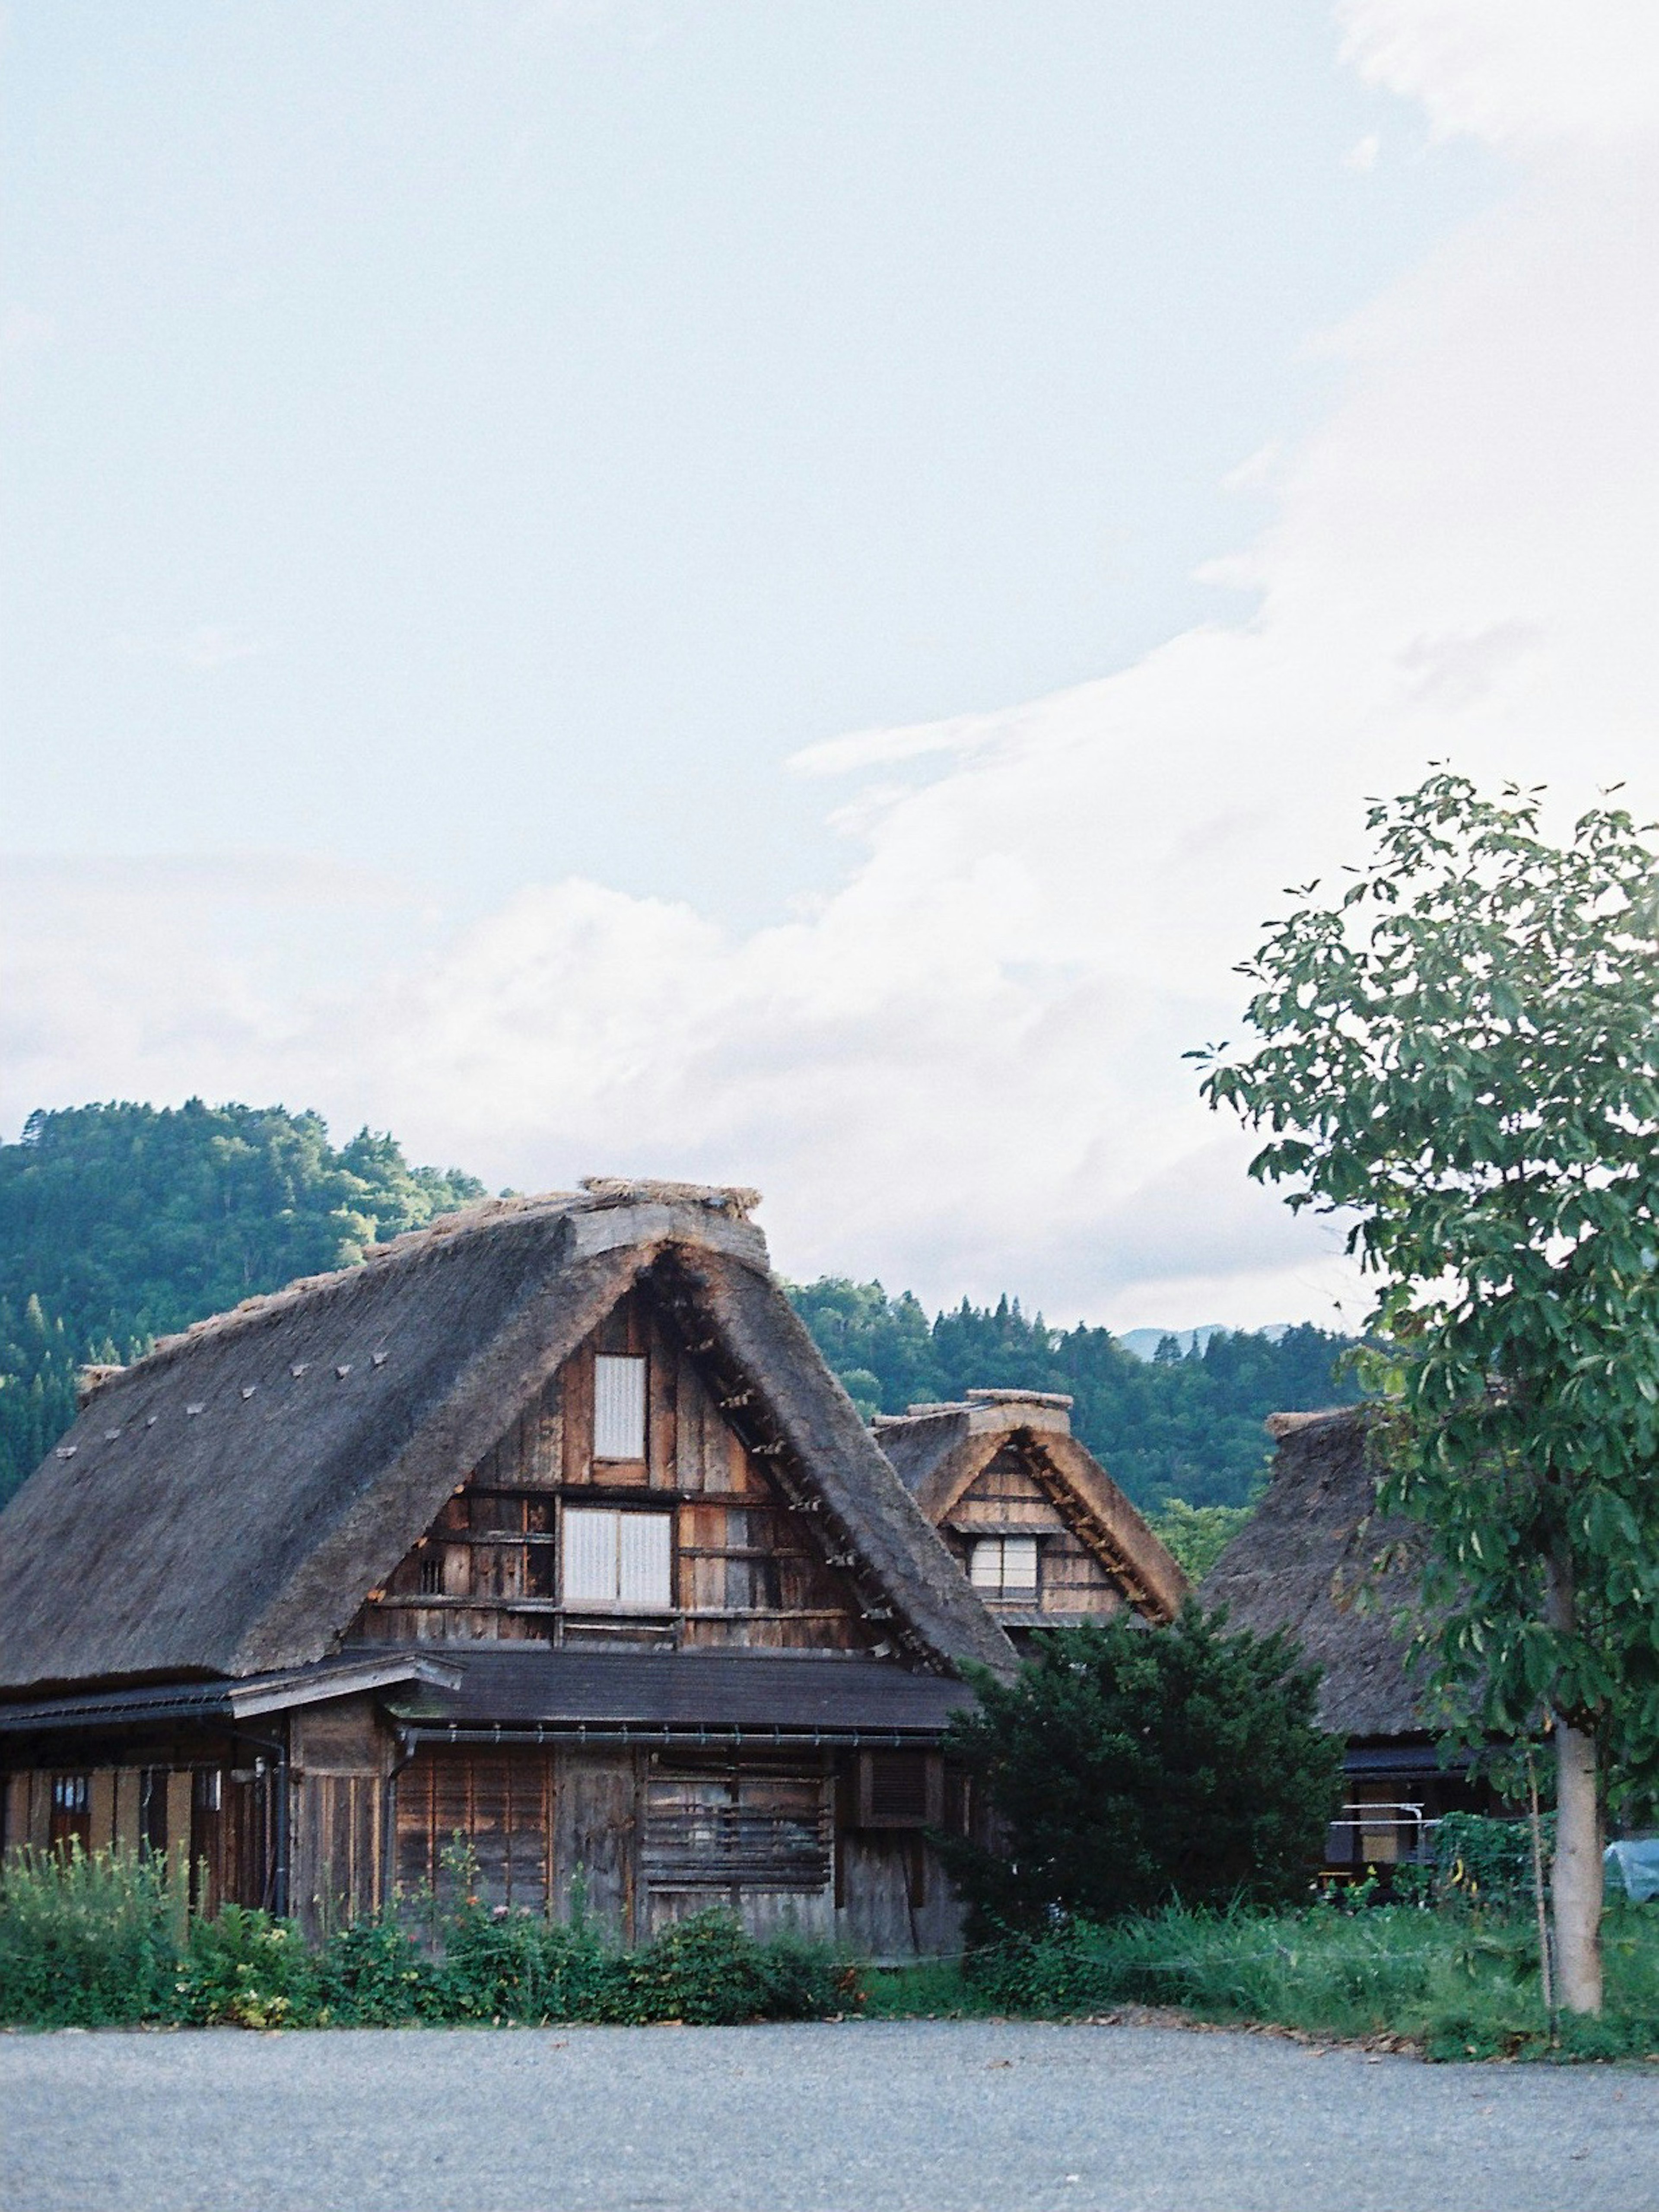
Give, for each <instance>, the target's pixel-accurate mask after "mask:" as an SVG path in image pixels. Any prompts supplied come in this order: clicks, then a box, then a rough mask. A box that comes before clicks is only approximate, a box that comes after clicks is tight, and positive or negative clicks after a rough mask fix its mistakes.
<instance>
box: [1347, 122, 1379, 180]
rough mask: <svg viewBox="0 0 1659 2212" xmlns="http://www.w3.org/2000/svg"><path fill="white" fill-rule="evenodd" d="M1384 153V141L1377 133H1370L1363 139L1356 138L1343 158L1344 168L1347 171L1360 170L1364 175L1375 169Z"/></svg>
mask: <svg viewBox="0 0 1659 2212" xmlns="http://www.w3.org/2000/svg"><path fill="white" fill-rule="evenodd" d="M1382 151H1383V141H1382V139H1381V138H1380V137H1378V136H1377V134H1376V131H1367V132H1366V133H1365V135H1364V137H1363V138H1356V139H1355V141H1354V143H1353V144H1352V146H1350V147H1349V149H1348V150H1347V152H1346V154H1345V155H1343V156H1342V166H1343V167H1344V168H1345V169H1358V170H1359V171H1361V172H1362V173H1363V172H1364V171H1365V170H1367V169H1374V168H1375V167H1376V163H1377V157H1378V155H1380V154H1381V153H1382Z"/></svg>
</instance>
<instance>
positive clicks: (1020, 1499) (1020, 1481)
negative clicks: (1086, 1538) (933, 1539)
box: [943, 1451, 1123, 1619]
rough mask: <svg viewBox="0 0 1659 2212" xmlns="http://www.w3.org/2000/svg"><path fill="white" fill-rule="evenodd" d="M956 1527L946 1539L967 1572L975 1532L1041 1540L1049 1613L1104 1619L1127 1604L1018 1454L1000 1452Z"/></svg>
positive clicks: (1041, 1591)
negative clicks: (1023, 1464) (1031, 1537)
mask: <svg viewBox="0 0 1659 2212" xmlns="http://www.w3.org/2000/svg"><path fill="white" fill-rule="evenodd" d="M975 1531H980V1532H982V1533H983V1534H987V1535H991V1534H1006V1535H1034V1536H1037V1537H1040V1538H1041V1540H1042V1541H1041V1545H1040V1547H1039V1550H1038V1553H1037V1573H1038V1588H1037V1604H1038V1607H1039V1608H1040V1610H1041V1611H1042V1612H1044V1613H1060V1614H1064V1615H1066V1616H1068V1617H1070V1618H1073V1619H1075V1618H1076V1617H1077V1616H1078V1615H1079V1614H1083V1615H1093V1616H1096V1617H1097V1618H1102V1619H1103V1618H1104V1617H1105V1616H1106V1615H1107V1614H1109V1613H1115V1612H1116V1611H1117V1609H1118V1607H1120V1606H1121V1604H1122V1603H1123V1595H1122V1592H1121V1590H1120V1589H1118V1586H1117V1584H1116V1583H1115V1581H1114V1580H1113V1578H1112V1576H1111V1574H1110V1573H1109V1571H1108V1569H1107V1568H1106V1567H1105V1565H1103V1563H1102V1562H1101V1560H1100V1559H1097V1557H1096V1555H1095V1554H1094V1553H1093V1552H1091V1550H1090V1549H1089V1547H1088V1546H1087V1545H1086V1544H1085V1543H1084V1542H1083V1541H1082V1540H1081V1539H1080V1538H1079V1537H1078V1536H1076V1535H1074V1534H1073V1532H1072V1530H1071V1528H1069V1527H1068V1526H1067V1525H1066V1516H1065V1515H1064V1514H1063V1513H1062V1511H1061V1510H1060V1507H1059V1506H1058V1505H1056V1504H1054V1500H1053V1498H1050V1497H1049V1496H1048V1493H1047V1492H1046V1491H1045V1490H1044V1489H1043V1488H1042V1485H1041V1484H1040V1483H1039V1482H1038V1481H1037V1480H1036V1478H1035V1476H1033V1475H1032V1474H1030V1473H1028V1472H1027V1470H1026V1469H1025V1468H1023V1467H1022V1466H1021V1465H1020V1463H1019V1461H1018V1458H1017V1457H1016V1455H1014V1454H1013V1453H1012V1451H1000V1452H999V1453H998V1454H997V1455H996V1457H995V1458H994V1459H993V1460H992V1461H991V1462H990V1463H989V1464H988V1466H987V1467H986V1468H983V1469H982V1470H981V1473H980V1474H977V1475H976V1476H975V1478H974V1480H973V1481H972V1482H970V1483H969V1486H968V1487H967V1489H966V1490H965V1491H964V1492H963V1494H962V1496H961V1498H959V1499H958V1500H957V1504H956V1505H955V1507H954V1508H953V1509H952V1510H951V1527H950V1528H948V1529H946V1530H945V1531H944V1532H943V1533H944V1534H945V1538H946V1541H947V1542H948V1543H949V1544H950V1546H951V1550H952V1551H953V1552H954V1553H956V1555H957V1559H958V1560H959V1561H960V1562H961V1564H962V1565H963V1571H964V1572H966V1571H967V1562H968V1557H969V1547H970V1545H971V1543H972V1541H973V1538H974V1534H975ZM1018 1609H1019V1610H1020V1611H1029V1609H1030V1608H1029V1607H1024V1606H1022V1607H1019V1608H1018Z"/></svg>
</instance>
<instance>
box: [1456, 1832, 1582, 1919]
mask: <svg viewBox="0 0 1659 2212" xmlns="http://www.w3.org/2000/svg"><path fill="white" fill-rule="evenodd" d="M1539 1827H1540V1831H1541V1843H1542V1846H1543V1854H1544V1867H1545V1872H1546V1878H1547V1875H1548V1869H1549V1863H1550V1859H1551V1856H1552V1855H1553V1851H1554V1850H1555V1815H1554V1814H1553V1813H1546V1814H1544V1816H1543V1818H1542V1820H1541V1821H1540V1823H1539ZM1434 1871H1435V1881H1436V1884H1437V1888H1438V1890H1439V1893H1440V1894H1441V1896H1442V1898H1443V1899H1446V1898H1455V1899H1459V1900H1461V1901H1462V1903H1464V1904H1467V1905H1475V1906H1482V1905H1489V1906H1493V1907H1495V1908H1496V1909H1497V1910H1498V1911H1500V1912H1516V1911H1527V1910H1528V1909H1530V1907H1531V1906H1532V1904H1533V1899H1534V1888H1533V1865H1532V1823H1531V1821H1530V1820H1493V1819H1492V1818H1491V1817H1489V1816H1488V1815H1486V1814H1481V1813H1447V1814H1443V1816H1442V1818H1441V1820H1440V1822H1439V1825H1438V1826H1437V1828H1436V1830H1435V1836H1434Z"/></svg>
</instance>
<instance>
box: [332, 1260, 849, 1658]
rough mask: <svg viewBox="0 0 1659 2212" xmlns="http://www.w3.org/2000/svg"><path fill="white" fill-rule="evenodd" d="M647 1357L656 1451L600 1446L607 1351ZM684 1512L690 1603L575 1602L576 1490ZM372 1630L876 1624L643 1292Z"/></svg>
mask: <svg viewBox="0 0 1659 2212" xmlns="http://www.w3.org/2000/svg"><path fill="white" fill-rule="evenodd" d="M598 1352H605V1353H619V1354H623V1355H626V1356H631V1357H634V1358H643V1359H644V1360H645V1361H646V1362H647V1399H646V1455H645V1457H644V1458H643V1459H641V1460H636V1461H627V1460H622V1461H618V1460H605V1461H599V1462H596V1461H595V1460H594V1457H593V1455H592V1418H593V1416H592V1408H593V1360H594V1356H595V1354H596V1353H598ZM567 1501H568V1503H569V1504H607V1505H618V1506H624V1507H625V1506H628V1505H629V1504H640V1505H655V1506H659V1507H660V1508H662V1509H663V1510H666V1511H669V1512H671V1513H672V1515H673V1516H674V1527H673V1577H672V1604H671V1607H670V1608H669V1609H668V1611H667V1612H666V1613H664V1614H661V1615H642V1614H635V1615H623V1616H618V1615H617V1614H606V1613H603V1612H595V1611H593V1610H591V1609H590V1610H587V1611H581V1610H578V1609H576V1608H572V1607H566V1606H565V1605H563V1604H562V1601H561V1597H560V1589H559V1576H560V1569H559V1543H560V1515H561V1512H562V1507H563V1505H564V1504H565V1503H566V1502H567ZM355 1635H356V1638H358V1639H359V1640H362V1641H368V1642H389V1643H409V1642H416V1643H446V1642H452V1641H462V1642H475V1641H477V1640H479V1639H481V1638H483V1639H486V1640H498V1639H503V1638H505V1639H513V1640H526V1639H528V1640H534V1641H540V1642H547V1643H553V1644H572V1643H576V1644H589V1645H611V1644H617V1643H635V1644H638V1643H673V1644H678V1645H679V1646H681V1647H682V1648H688V1647H694V1646H695V1647H709V1646H714V1647H719V1646H721V1645H732V1644H737V1645H746V1646H753V1647H757V1648H763V1649H767V1650H813V1649H824V1648H829V1649H832V1650H860V1649H864V1648H867V1646H868V1645H869V1644H870V1643H871V1641H872V1638H871V1637H870V1636H869V1634H868V1633H866V1627H865V1624H864V1621H863V1619H862V1615H861V1612H860V1607H858V1605H857V1604H856V1603H855V1602H854V1601H853V1600H852V1599H851V1598H850V1595H849V1593H848V1589H847V1588H846V1586H845V1584H844V1583H843V1581H842V1577H841V1576H840V1575H839V1574H838V1573H837V1572H836V1571H835V1570H834V1569H832V1568H831V1567H829V1565H826V1563H825V1561H824V1559H823V1555H822V1553H820V1551H819V1550H818V1549H817V1547H815V1544H814V1541H813V1537H812V1534H811V1529H810V1528H809V1526H808V1524H807V1522H806V1518H805V1516H802V1515H801V1514H799V1513H797V1512H795V1511H793V1510H791V1509H790V1508H789V1506H788V1505H787V1504H786V1503H785V1501H784V1499H783V1498H782V1497H781V1495H780V1493H779V1492H778V1491H777V1489H776V1488H775V1486H774V1484H773V1483H772V1482H771V1480H770V1479H769V1476H768V1475H767V1474H766V1473H765V1472H764V1470H763V1468H761V1467H760V1466H759V1465H757V1463H756V1462H755V1461H753V1460H752V1459H751V1458H750V1455H749V1454H748V1453H747V1452H746V1451H745V1449H744V1446H743V1445H742V1443H740V1441H739V1440H738V1437H737V1436H736V1435H735V1434H734V1433H733V1432H732V1429H731V1427H730V1426H729V1425H728V1424H727V1423H726V1420H725V1419H723V1418H722V1417H721V1413H720V1407H718V1406H717V1405H715V1404H714V1401H713V1399H712V1398H711V1396H710V1395H709V1392H708V1389H707V1388H706V1387H705V1385H704V1383H703V1381H702V1377H701V1376H700V1375H699V1373H698V1370H697V1365H696V1359H695V1358H693V1357H692V1355H691V1354H690V1352H688V1351H687V1350H686V1349H685V1347H684V1346H683V1345H682V1344H681V1343H680V1342H679V1341H678V1338H677V1337H676V1336H675V1335H674V1334H673V1332H672V1331H671V1329H670V1328H668V1327H667V1326H666V1325H665V1322H664V1321H663V1319H662V1318H661V1316H659V1314H658V1313H657V1312H656V1311H655V1310H654V1309H653V1306H652V1305H651V1304H650V1302H649V1301H648V1299H647V1297H645V1296H644V1295H643V1294H642V1293H638V1292H635V1293H630V1295H629V1297H626V1298H624V1299H623V1301H622V1302H621V1304H619V1305H618V1306H617V1309H616V1310H615V1311H614V1312H613V1313H612V1314H611V1316H610V1317H609V1318H608V1319H607V1320H606V1322H605V1324H604V1326H603V1327H602V1328H599V1329H598V1330H596V1331H595V1333H594V1334H593V1335H592V1337H591V1338H590V1339H589V1340H588V1341H587V1342H586V1343H585V1344H583V1345H582V1346H580V1347H579V1348H578V1350H577V1351H576V1352H574V1353H573V1354H572V1356H571V1357H570V1358H568V1360H567V1361H566V1362H565V1363H564V1365H563V1366H562V1368H561V1369H560V1370H559V1372H558V1374H557V1375H556V1376H554V1377H553V1379H552V1381H551V1382H550V1383H549V1384H548V1385H547V1387H546V1389H544V1390H543V1391H542V1392H541V1394H540V1395H539V1396H538V1398H537V1399H536V1401H534V1402H533V1403H532V1405H530V1406H528V1407H524V1408H522V1409H521V1410H520V1412H519V1413H517V1414H516V1415H515V1416H514V1418H513V1420H512V1422H511V1423H510V1424H509V1425H508V1426H507V1429H506V1430H505V1431H503V1433H502V1436H501V1439H500V1441H499V1442H498V1443H496V1444H495V1446H494V1447H493V1448H492V1449H491V1450H490V1451H489V1453H487V1454H486V1455H485V1456H484V1458H483V1460H481V1461H480V1462H479V1463H478V1465H477V1467H476V1468H473V1469H472V1470H471V1473H470V1474H469V1475H468V1476H467V1479H466V1480H465V1482H462V1483H458V1485H457V1486H456V1491H455V1493H454V1495H453V1497H452V1498H450V1500H449V1502H448V1504H447V1505H446V1506H445V1508H444V1510H443V1511H442V1512H441V1514H440V1515H439V1516H438V1518H437V1520H436V1521H435V1522H434V1524H433V1526H432V1528H430V1529H429V1530H428V1533H427V1534H426V1535H425V1536H423V1537H422V1539H421V1541H420V1542H419V1543H418V1544H417V1545H416V1547H415V1548H414V1549H413V1550H412V1551H411V1552H410V1553H409V1554H408V1556H407V1557H406V1558H405V1559H404V1560H403V1561H402V1563H401V1564H400V1565H399V1566H398V1569H397V1570H396V1571H395V1572H394V1573H393V1574H392V1576H391V1577H389V1578H388V1580H387V1582H386V1587H385V1589H383V1590H380V1591H377V1592H375V1593H374V1594H373V1595H372V1596H371V1598H370V1600H369V1602H368V1604H367V1605H366V1606H365V1607H364V1609H363V1612H362V1615H361V1616H360V1618H359V1620H358V1622H357V1625H356V1631H355Z"/></svg>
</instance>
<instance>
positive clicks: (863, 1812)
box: [859, 1751, 945, 1828]
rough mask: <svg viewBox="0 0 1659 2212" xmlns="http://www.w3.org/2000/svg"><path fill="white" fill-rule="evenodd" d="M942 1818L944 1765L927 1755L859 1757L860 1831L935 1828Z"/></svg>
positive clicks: (868, 1753)
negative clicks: (870, 1829)
mask: <svg viewBox="0 0 1659 2212" xmlns="http://www.w3.org/2000/svg"><path fill="white" fill-rule="evenodd" d="M944 1814H945V1762H944V1760H943V1759H941V1758H940V1757H939V1754H938V1753H936V1752H931V1751H866V1752H860V1754H859V1826H860V1827H861V1828H936V1827H938V1826H939V1824H940V1822H941V1820H943V1818H944Z"/></svg>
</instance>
